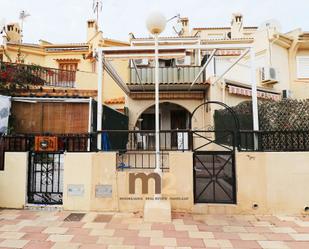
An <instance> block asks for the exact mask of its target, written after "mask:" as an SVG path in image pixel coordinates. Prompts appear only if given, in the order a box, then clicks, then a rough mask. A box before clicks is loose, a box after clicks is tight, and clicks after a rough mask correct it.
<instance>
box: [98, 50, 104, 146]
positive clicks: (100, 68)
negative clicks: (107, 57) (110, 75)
mask: <svg viewBox="0 0 309 249" xmlns="http://www.w3.org/2000/svg"><path fill="white" fill-rule="evenodd" d="M97 71H98V87H97V88H98V99H97V101H98V108H97V130H98V131H101V130H102V116H103V108H102V104H103V103H102V102H103V96H102V85H103V55H102V51H101V50H100V49H98V65H97ZM97 139H98V142H97V147H98V150H101V149H102V134H99V135H98V137H97Z"/></svg>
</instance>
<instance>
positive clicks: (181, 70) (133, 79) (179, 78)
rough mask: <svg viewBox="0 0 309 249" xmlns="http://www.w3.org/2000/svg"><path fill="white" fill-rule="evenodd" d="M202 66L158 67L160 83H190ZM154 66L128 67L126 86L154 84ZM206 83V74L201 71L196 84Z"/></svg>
mask: <svg viewBox="0 0 309 249" xmlns="http://www.w3.org/2000/svg"><path fill="white" fill-rule="evenodd" d="M201 68H202V67H200V66H181V67H160V68H159V83H160V85H172V84H175V85H188V84H191V83H192V82H193V81H194V79H195V78H196V76H197V75H198V73H199V71H200V70H201ZM154 72H155V69H154V67H138V68H137V70H135V68H130V82H129V84H128V86H129V87H130V85H131V86H134V85H151V84H154ZM204 83H206V74H205V72H203V73H202V74H201V76H200V77H199V78H198V80H197V82H196V84H197V85H198V84H204Z"/></svg>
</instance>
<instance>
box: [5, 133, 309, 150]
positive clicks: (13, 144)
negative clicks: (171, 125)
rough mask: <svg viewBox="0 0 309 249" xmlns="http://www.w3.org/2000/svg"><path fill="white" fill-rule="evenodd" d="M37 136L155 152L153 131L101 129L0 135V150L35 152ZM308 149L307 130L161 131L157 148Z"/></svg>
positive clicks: (82, 146) (70, 146) (70, 145)
mask: <svg viewBox="0 0 309 249" xmlns="http://www.w3.org/2000/svg"><path fill="white" fill-rule="evenodd" d="M36 136H56V137H57V138H58V146H57V147H58V149H57V151H59V152H64V151H67V152H95V151H99V149H98V146H97V141H98V138H99V137H101V142H102V144H101V149H100V150H101V151H115V152H120V153H125V152H154V151H155V131H153V130H104V131H99V132H94V133H83V134H82V133H81V134H15V135H2V136H1V137H0V152H1V151H2V152H3V151H16V152H23V151H34V147H35V137H36ZM214 148H217V149H219V150H234V148H238V150H239V151H309V131H245V130H242V131H240V132H235V131H202V130H201V131H199V130H161V131H160V151H163V152H165V151H191V150H193V151H197V150H213V149H214Z"/></svg>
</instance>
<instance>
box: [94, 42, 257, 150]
mask: <svg viewBox="0 0 309 249" xmlns="http://www.w3.org/2000/svg"><path fill="white" fill-rule="evenodd" d="M155 40H156V39H154V42H152V43H150V45H149V46H148V45H147V46H142V45H138V46H127V47H100V48H98V49H97V50H96V53H97V54H98V75H99V76H98V108H97V111H98V112H97V129H98V130H102V104H103V103H102V85H103V84H104V82H103V68H104V69H105V70H106V72H107V73H108V74H109V75H110V76H111V77H112V78H113V79H114V80H115V82H116V83H117V84H118V86H119V87H120V88H121V89H122V90H123V91H124V92H125V93H126V94H127V95H129V92H130V90H129V88H128V87H127V85H126V83H125V82H124V81H123V80H122V79H121V77H120V75H119V74H118V72H117V70H116V69H115V68H114V67H113V66H112V64H111V63H110V62H109V60H110V59H128V60H133V59H140V58H154V59H155V60H156V61H157V60H158V58H164V57H168V58H177V57H183V56H185V54H186V51H188V50H196V51H198V52H199V53H201V52H202V51H208V52H209V51H211V53H210V56H209V58H208V60H207V61H206V63H205V64H204V65H203V66H202V67H201V69H200V71H199V73H198V75H197V76H196V78H195V79H194V81H193V82H192V83H191V84H190V86H189V87H188V89H187V90H188V91H190V90H191V89H192V87H193V86H194V84H195V83H196V82H197V80H198V79H199V77H200V75H201V74H202V73H203V71H204V70H205V69H206V68H207V66H208V65H209V63H210V62H211V60H212V58H213V57H214V56H215V54H216V52H217V51H218V50H240V51H241V54H240V55H239V56H238V57H237V58H236V59H235V61H234V62H233V63H232V65H231V66H230V67H228V68H227V69H226V70H225V71H224V72H223V73H222V74H221V75H220V76H219V77H218V78H217V79H216V81H215V82H214V83H216V82H218V81H220V80H221V79H222V78H223V77H224V76H225V75H226V74H227V73H228V72H229V71H230V70H231V69H232V68H233V67H234V66H235V65H236V64H237V63H238V62H240V60H242V59H243V58H244V57H245V56H246V55H248V54H249V56H250V61H251V90H252V110H253V129H254V130H255V131H257V130H259V121H258V105H257V79H256V66H255V52H254V48H253V45H252V44H248V43H246V44H200V43H199V44H194V45H192V43H191V44H185V43H184V44H183V45H160V43H159V42H158V40H156V41H155ZM159 41H160V40H159ZM133 65H134V63H133ZM156 65H157V63H156ZM134 68H135V70H136V73H137V77H138V79H139V81H140V76H139V75H138V72H137V68H136V66H135V65H134ZM155 69H156V70H155V71H156V73H155V75H157V74H158V70H157V66H156V68H155ZM140 83H141V81H140ZM141 84H142V83H141ZM155 91H156V92H155V93H156V98H155V106H156V112H158V109H157V108H159V81H158V77H157V76H155ZM156 114H158V113H156ZM157 117H158V116H157V115H156V122H158V120H157ZM156 132H157V131H156ZM156 136H157V137H159V134H156ZM158 139H159V138H158ZM158 143H159V142H158V140H157V139H156V148H157V149H156V150H159V144H158ZM98 148H99V149H101V138H100V137H99V138H98ZM156 152H157V153H158V151H156Z"/></svg>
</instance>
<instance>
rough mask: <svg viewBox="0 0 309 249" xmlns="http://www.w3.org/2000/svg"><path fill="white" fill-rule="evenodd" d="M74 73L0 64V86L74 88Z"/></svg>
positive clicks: (32, 66) (31, 66) (39, 67)
mask: <svg viewBox="0 0 309 249" xmlns="http://www.w3.org/2000/svg"><path fill="white" fill-rule="evenodd" d="M75 82H76V71H66V70H61V69H55V68H48V67H41V66H37V65H26V64H15V63H8V62H0V84H2V85H5V84H8V83H13V84H15V85H23V86H25V85H37V86H54V87H69V88H73V87H75Z"/></svg>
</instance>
